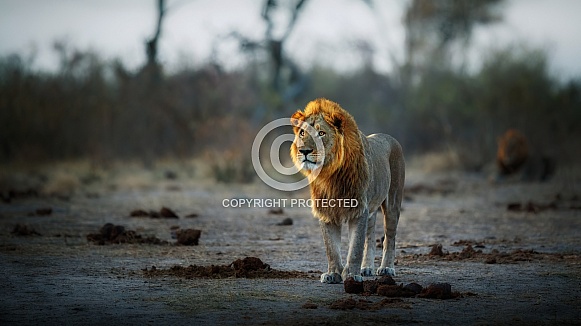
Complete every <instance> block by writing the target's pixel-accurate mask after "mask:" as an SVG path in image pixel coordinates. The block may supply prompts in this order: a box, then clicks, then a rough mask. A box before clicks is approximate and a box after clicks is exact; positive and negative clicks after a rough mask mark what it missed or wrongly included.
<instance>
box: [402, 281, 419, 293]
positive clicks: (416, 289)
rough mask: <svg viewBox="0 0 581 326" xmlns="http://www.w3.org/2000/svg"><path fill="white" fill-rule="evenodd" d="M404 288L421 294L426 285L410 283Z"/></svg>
mask: <svg viewBox="0 0 581 326" xmlns="http://www.w3.org/2000/svg"><path fill="white" fill-rule="evenodd" d="M403 288H404V290H407V291H410V292H413V293H415V294H420V292H422V290H423V289H424V287H423V286H421V285H419V284H418V283H409V284H406V286H404V287H403Z"/></svg>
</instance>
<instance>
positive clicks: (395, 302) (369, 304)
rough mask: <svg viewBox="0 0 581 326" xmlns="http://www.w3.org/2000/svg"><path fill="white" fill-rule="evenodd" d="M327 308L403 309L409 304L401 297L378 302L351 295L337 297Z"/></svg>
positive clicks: (408, 306) (407, 307)
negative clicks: (355, 297)
mask: <svg viewBox="0 0 581 326" xmlns="http://www.w3.org/2000/svg"><path fill="white" fill-rule="evenodd" d="M329 308H331V309H335V310H353V309H359V310H372V311H373V310H380V309H382V308H403V309H411V304H410V303H406V302H405V301H404V300H402V299H391V298H385V299H383V300H381V301H378V302H375V303H374V302H373V301H370V300H365V299H358V300H355V299H353V298H351V297H349V298H343V299H338V300H335V301H333V302H331V304H330V305H329Z"/></svg>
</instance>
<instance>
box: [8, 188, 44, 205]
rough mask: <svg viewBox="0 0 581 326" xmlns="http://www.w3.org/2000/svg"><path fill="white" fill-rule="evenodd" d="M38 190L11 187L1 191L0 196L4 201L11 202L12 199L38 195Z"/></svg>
mask: <svg viewBox="0 0 581 326" xmlns="http://www.w3.org/2000/svg"><path fill="white" fill-rule="evenodd" d="M38 193H39V192H38V190H37V189H34V188H29V189H22V190H16V189H10V190H7V191H3V192H2V193H0V197H1V198H2V201H3V202H5V203H11V202H12V199H23V198H30V197H38Z"/></svg>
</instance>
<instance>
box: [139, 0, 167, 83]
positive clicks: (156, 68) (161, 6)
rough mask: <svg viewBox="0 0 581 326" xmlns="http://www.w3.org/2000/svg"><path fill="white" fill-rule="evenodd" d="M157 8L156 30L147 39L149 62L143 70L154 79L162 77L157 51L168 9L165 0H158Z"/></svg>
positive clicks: (146, 51) (146, 47)
mask: <svg viewBox="0 0 581 326" xmlns="http://www.w3.org/2000/svg"><path fill="white" fill-rule="evenodd" d="M156 8H157V20H156V24H155V32H154V33H153V36H152V37H151V38H150V39H148V40H146V41H145V55H146V57H147V62H146V63H145V66H144V67H143V71H142V72H143V73H145V74H146V75H148V77H149V78H150V79H152V80H159V79H160V78H161V66H160V65H159V63H158V58H157V53H158V42H159V37H160V35H161V26H162V23H163V18H164V16H165V13H166V11H167V8H166V6H165V0H157V6H156Z"/></svg>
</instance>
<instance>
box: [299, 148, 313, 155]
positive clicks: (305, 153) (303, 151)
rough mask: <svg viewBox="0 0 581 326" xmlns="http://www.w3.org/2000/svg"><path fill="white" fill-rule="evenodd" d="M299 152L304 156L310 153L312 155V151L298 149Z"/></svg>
mask: <svg viewBox="0 0 581 326" xmlns="http://www.w3.org/2000/svg"><path fill="white" fill-rule="evenodd" d="M299 152H301V153H302V154H303V155H304V156H307V155H309V154H310V153H312V152H313V150H312V149H299Z"/></svg>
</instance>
